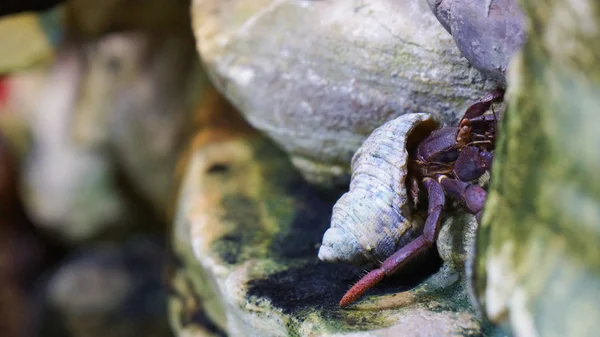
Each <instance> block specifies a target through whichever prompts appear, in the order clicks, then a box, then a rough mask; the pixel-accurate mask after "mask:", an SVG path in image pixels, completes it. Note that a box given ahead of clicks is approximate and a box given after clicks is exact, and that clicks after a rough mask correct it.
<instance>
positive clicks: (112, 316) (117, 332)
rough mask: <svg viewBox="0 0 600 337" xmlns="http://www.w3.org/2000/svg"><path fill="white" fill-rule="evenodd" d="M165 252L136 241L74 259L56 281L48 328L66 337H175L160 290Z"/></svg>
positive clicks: (51, 289)
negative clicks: (170, 327)
mask: <svg viewBox="0 0 600 337" xmlns="http://www.w3.org/2000/svg"><path fill="white" fill-rule="evenodd" d="M163 251H164V247H163V246H161V245H160V244H157V243H156V242H155V241H154V240H149V239H143V238H138V239H133V240H130V241H128V242H127V243H125V244H124V245H123V246H121V247H120V246H118V245H115V244H100V245H95V246H92V247H89V248H86V249H85V250H83V251H79V252H77V253H75V254H74V255H73V256H71V257H70V258H68V259H67V260H66V261H65V262H64V263H63V265H62V266H61V267H60V268H59V269H58V270H57V271H56V272H55V273H54V275H52V277H51V278H50V280H49V283H48V287H47V291H46V294H47V295H46V297H47V299H48V309H49V310H47V311H46V312H45V315H46V316H45V318H46V321H45V322H46V324H45V325H44V326H43V327H42V331H39V333H41V334H42V335H47V333H48V332H49V331H61V330H62V331H64V334H62V335H63V336H64V335H67V336H73V337H77V336H88V337H95V336H97V337H119V336H123V337H125V336H153V337H165V336H171V332H170V329H169V325H168V321H167V317H166V301H165V300H166V296H165V292H164V289H163V287H162V284H161V271H162V266H163V263H164V262H165V256H164V254H163Z"/></svg>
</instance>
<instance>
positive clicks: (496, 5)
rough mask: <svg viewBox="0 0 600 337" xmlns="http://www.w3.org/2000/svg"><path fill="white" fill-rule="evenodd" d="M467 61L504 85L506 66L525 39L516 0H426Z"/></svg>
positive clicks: (521, 17)
mask: <svg viewBox="0 0 600 337" xmlns="http://www.w3.org/2000/svg"><path fill="white" fill-rule="evenodd" d="M428 2H429V6H431V9H432V11H433V13H434V14H435V16H436V17H437V18H438V20H440V23H441V24H442V25H443V26H444V28H446V30H447V31H448V32H449V33H450V34H452V37H453V38H454V41H455V42H456V45H457V47H458V49H459V50H460V51H461V53H462V55H463V56H464V57H465V58H467V60H469V62H470V63H471V65H473V67H475V68H476V69H477V70H479V71H481V72H482V73H483V74H484V75H485V76H488V77H490V78H492V79H494V80H495V81H497V82H498V83H499V84H501V85H502V86H506V78H505V76H506V68H507V67H508V64H509V62H510V60H511V57H512V56H513V55H514V54H515V52H516V51H517V50H518V49H519V48H520V47H521V46H522V45H523V43H524V42H525V39H526V27H525V16H524V15H523V13H522V12H521V9H520V8H519V6H518V4H517V0H488V1H479V0H428Z"/></svg>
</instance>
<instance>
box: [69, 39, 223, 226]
mask: <svg viewBox="0 0 600 337" xmlns="http://www.w3.org/2000/svg"><path fill="white" fill-rule="evenodd" d="M92 45H93V49H92V50H93V51H92V52H90V53H88V54H87V55H86V60H87V63H88V67H87V69H86V73H85V74H84V75H83V76H84V77H83V84H82V87H83V89H82V92H81V93H80V97H79V102H80V103H79V104H78V105H77V107H76V112H75V117H74V122H75V127H74V130H73V132H74V136H75V139H76V140H77V143H78V144H82V145H85V146H88V147H89V148H93V147H98V146H107V147H110V148H111V149H112V150H113V152H112V153H113V155H114V158H111V159H112V160H114V162H115V165H117V166H118V167H119V168H120V169H122V170H123V173H124V175H125V176H126V177H127V179H128V180H129V181H130V182H131V184H132V185H133V186H132V187H133V188H134V189H135V190H136V192H137V193H138V194H139V195H140V196H142V198H144V199H145V200H146V201H149V202H150V204H151V205H152V206H153V208H154V210H155V212H156V214H160V215H161V216H162V217H165V213H166V209H167V207H168V206H169V203H170V202H171V199H172V195H171V193H170V192H169V191H171V190H172V189H173V186H172V184H173V179H172V178H173V174H174V169H175V165H176V162H177V158H178V157H179V155H180V152H181V151H182V150H183V146H184V145H185V140H187V139H188V137H189V132H190V131H191V129H192V128H191V121H192V120H193V118H194V110H195V109H196V108H197V106H198V104H199V102H200V101H201V100H203V99H204V98H205V97H206V96H204V95H205V91H210V90H212V89H211V88H212V87H211V85H210V83H209V82H208V80H207V78H206V77H205V75H204V73H203V72H202V70H201V69H200V63H199V62H198V60H197V56H196V53H195V51H194V47H193V46H194V44H193V37H192V36H191V35H190V34H163V35H156V34H155V35H151V34H148V33H144V32H126V33H116V34H109V35H107V36H105V37H103V38H102V39H100V40H98V41H97V42H95V43H93V44H92Z"/></svg>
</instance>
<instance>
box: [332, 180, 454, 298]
mask: <svg viewBox="0 0 600 337" xmlns="http://www.w3.org/2000/svg"><path fill="white" fill-rule="evenodd" d="M423 184H424V185H425V187H426V188H427V194H428V199H429V206H428V210H427V220H426V221H425V226H424V228H423V234H421V235H419V236H418V237H417V238H416V239H414V240H413V241H411V242H410V243H409V244H407V245H406V246H404V247H402V248H400V249H399V250H398V251H397V252H395V253H394V254H393V255H392V256H390V257H388V258H387V259H386V260H385V261H383V263H382V264H381V267H379V268H377V269H374V270H372V271H371V272H369V273H368V274H367V275H365V276H364V277H363V278H361V279H360V280H359V281H358V282H357V283H356V284H355V285H354V286H353V287H352V288H350V290H348V292H347V293H346V294H345V295H344V297H342V300H341V301H340V307H342V308H344V307H347V306H348V305H350V304H352V303H353V302H354V301H356V300H357V299H358V298H359V297H360V296H361V295H362V294H364V293H365V291H367V290H369V289H370V288H372V287H373V286H375V285H376V284H377V283H379V282H380V281H381V280H382V279H383V278H384V277H385V276H388V275H391V274H393V273H395V272H396V271H397V270H398V269H400V268H402V267H403V266H404V265H405V264H406V263H407V262H408V261H410V260H411V259H412V258H414V257H415V256H417V255H419V253H421V252H423V251H424V250H426V249H427V248H429V247H430V246H431V245H432V244H433V243H434V242H435V240H436V239H437V236H438V233H439V231H440V214H441V212H442V208H444V204H445V195H444V190H443V188H442V186H441V185H440V183H439V182H437V181H435V180H434V179H432V178H425V179H424V180H423Z"/></svg>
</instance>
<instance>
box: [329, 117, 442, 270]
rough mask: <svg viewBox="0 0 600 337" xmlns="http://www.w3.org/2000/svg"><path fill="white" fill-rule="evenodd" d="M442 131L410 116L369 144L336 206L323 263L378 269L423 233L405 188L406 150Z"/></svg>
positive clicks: (382, 129) (356, 157)
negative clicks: (413, 218) (369, 264)
mask: <svg viewBox="0 0 600 337" xmlns="http://www.w3.org/2000/svg"><path fill="white" fill-rule="evenodd" d="M437 126H438V124H437V122H436V121H435V120H434V119H433V118H432V116H431V115H429V114H424V113H415V114H405V115H402V116H400V117H398V118H396V119H394V120H392V121H390V122H387V123H386V124H384V125H382V126H381V127H379V128H377V129H376V130H375V131H373V133H372V134H371V135H370V136H369V138H367V140H365V142H364V143H363V144H362V146H361V147H360V148H359V149H358V150H357V151H356V153H355V154H354V156H353V157H352V163H351V165H352V180H351V182H350V190H349V191H348V192H346V193H345V194H344V195H343V196H342V197H341V198H340V199H339V200H338V201H337V202H336V204H335V205H334V206H333V214H332V217H331V226H330V228H329V229H328V230H327V231H326V232H325V234H324V235H323V244H322V245H321V248H320V249H319V259H321V260H322V261H327V262H348V263H353V264H364V263H367V262H374V263H377V262H378V261H382V260H383V259H385V258H387V257H388V256H390V255H391V254H392V253H394V252H395V251H396V250H398V248H399V247H401V246H403V245H405V244H406V243H408V242H410V241H411V240H412V239H414V238H415V237H416V236H417V235H418V234H419V233H420V232H421V231H422V223H420V222H418V221H411V208H410V203H409V200H408V198H407V191H406V184H405V182H406V176H407V165H408V151H407V145H408V143H409V138H410V142H413V141H418V140H420V139H422V138H424V137H425V136H427V135H428V134H429V133H430V132H431V131H432V130H434V129H436V128H437ZM417 129H418V132H417ZM417 137H420V138H417Z"/></svg>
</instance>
